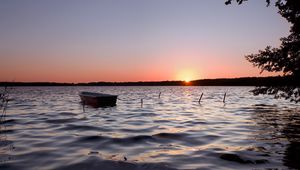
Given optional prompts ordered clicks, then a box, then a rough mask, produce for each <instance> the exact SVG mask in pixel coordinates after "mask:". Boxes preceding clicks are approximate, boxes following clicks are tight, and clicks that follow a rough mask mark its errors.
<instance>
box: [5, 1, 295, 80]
mask: <svg viewBox="0 0 300 170" xmlns="http://www.w3.org/2000/svg"><path fill="white" fill-rule="evenodd" d="M224 2H225V0H1V1H0V81H18V82H19V81H24V82H29V81H51V82H90V81H120V82H122V81H160V80H192V79H203V78H232V77H245V76H267V75H277V74H261V75H260V74H259V72H260V70H258V69H257V68H253V67H252V65H251V63H249V62H247V61H246V60H245V58H244V56H245V55H246V54H251V53H256V52H257V51H258V50H259V49H264V48H265V47H266V46H267V45H271V46H275V47H276V46H279V45H280V41H279V39H280V37H284V36H287V35H288V33H289V26H290V25H289V24H288V23H287V22H286V21H285V20H284V19H283V18H282V17H281V16H280V15H279V14H278V13H277V9H276V8H275V7H274V6H270V7H266V3H265V0H251V1H248V2H246V3H245V4H243V5H240V6H238V5H236V4H233V5H229V6H226V5H224Z"/></svg>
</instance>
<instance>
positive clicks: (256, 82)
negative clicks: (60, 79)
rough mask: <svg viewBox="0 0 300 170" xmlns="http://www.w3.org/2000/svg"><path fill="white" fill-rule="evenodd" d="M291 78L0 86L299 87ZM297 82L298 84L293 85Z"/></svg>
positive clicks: (33, 83) (52, 83)
mask: <svg viewBox="0 0 300 170" xmlns="http://www.w3.org/2000/svg"><path fill="white" fill-rule="evenodd" d="M293 78H294V77H292V76H284V77H282V76H278V77H242V78H222V79H202V80H194V81H191V82H189V83H186V82H184V81H148V82H143V81H140V82H89V83H54V82H0V86H271V85H272V86H278V87H280V86H285V85H289V86H299V81H294V80H293ZM296 82H298V84H295V83H296Z"/></svg>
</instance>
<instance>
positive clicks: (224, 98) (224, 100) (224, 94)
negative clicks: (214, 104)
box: [223, 92, 226, 103]
mask: <svg viewBox="0 0 300 170" xmlns="http://www.w3.org/2000/svg"><path fill="white" fill-rule="evenodd" d="M225 98H226V92H225V94H224V98H223V103H225Z"/></svg>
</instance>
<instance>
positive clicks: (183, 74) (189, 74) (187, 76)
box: [176, 69, 200, 84]
mask: <svg viewBox="0 0 300 170" xmlns="http://www.w3.org/2000/svg"><path fill="white" fill-rule="evenodd" d="M176 79H177V80H181V81H184V82H185V83H186V84H188V83H190V82H191V81H192V80H195V79H200V76H199V72H198V71H196V70H194V69H183V70H180V71H179V72H178V73H177V75H176Z"/></svg>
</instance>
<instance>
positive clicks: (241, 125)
mask: <svg viewBox="0 0 300 170" xmlns="http://www.w3.org/2000/svg"><path fill="white" fill-rule="evenodd" d="M252 88H253V87H16V88H14V89H13V90H12V91H11V98H12V99H13V100H12V101H10V102H9V104H8V108H7V110H6V116H5V119H4V120H2V122H1V124H0V126H1V131H0V169H147V170H148V169H268V168H278V169H299V168H300V160H299V153H300V149H299V148H300V113H299V110H300V109H299V104H298V105H297V104H294V103H290V102H288V101H284V100H276V99H273V98H272V96H253V95H252V94H251V93H249V90H251V89H252ZM80 91H94V92H104V93H110V94H118V95H119V99H120V100H118V101H117V106H115V107H107V108H92V107H85V109H84V111H83V106H82V105H81V104H80V98H79V96H78V93H79V92H80ZM159 92H161V96H160V98H159V97H158V96H159ZM225 92H227V96H226V103H225V104H224V103H223V102H222V100H223V95H224V93H225ZM201 93H204V95H203V97H202V100H201V103H200V104H199V103H198V99H199V97H200V95H201ZM142 98H143V105H141V99H142Z"/></svg>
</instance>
